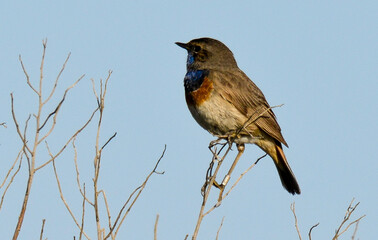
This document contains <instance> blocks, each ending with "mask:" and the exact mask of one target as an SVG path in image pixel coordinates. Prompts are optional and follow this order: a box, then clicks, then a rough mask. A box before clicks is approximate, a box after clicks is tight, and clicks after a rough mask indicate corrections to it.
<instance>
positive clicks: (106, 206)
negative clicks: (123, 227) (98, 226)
mask: <svg viewBox="0 0 378 240" xmlns="http://www.w3.org/2000/svg"><path fill="white" fill-rule="evenodd" d="M100 192H101V193H102V196H103V197H104V202H105V208H106V213H107V215H108V224H109V231H110V229H111V228H112V218H111V215H110V208H109V204H108V199H107V198H106V194H105V191H104V190H101V191H100ZM111 237H112V239H114V233H112V235H111Z"/></svg>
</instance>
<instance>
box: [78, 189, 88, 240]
mask: <svg viewBox="0 0 378 240" xmlns="http://www.w3.org/2000/svg"><path fill="white" fill-rule="evenodd" d="M83 189H84V195H83V207H82V208H83V211H82V213H81V226H80V234H79V240H81V238H82V237H83V231H84V217H85V201H86V197H85V183H84V185H83Z"/></svg>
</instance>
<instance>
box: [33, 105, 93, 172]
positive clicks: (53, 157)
mask: <svg viewBox="0 0 378 240" xmlns="http://www.w3.org/2000/svg"><path fill="white" fill-rule="evenodd" d="M97 111H98V108H96V109H95V110H94V111H93V112H92V115H91V116H90V117H89V119H88V121H87V122H86V123H85V124H84V125H83V126H82V127H81V128H80V129H79V130H77V131H76V132H75V133H74V134H73V135H72V136H71V137H70V138H69V139H68V140H67V142H66V143H65V144H64V145H63V147H61V149H60V150H59V151H58V153H56V154H55V155H52V156H51V158H50V159H49V160H48V161H46V162H45V163H43V164H41V165H40V166H38V167H36V168H35V171H38V170H40V169H41V168H43V167H44V166H46V165H47V164H49V163H51V162H52V161H54V160H55V159H56V158H57V157H59V155H60V154H61V153H62V152H63V151H64V149H66V147H67V146H68V144H69V143H70V142H71V141H72V140H73V139H74V138H75V137H76V136H77V135H79V133H80V132H81V131H83V130H84V128H86V127H87V126H88V124H89V123H90V122H91V121H92V119H93V117H94V115H95V113H96V112H97Z"/></svg>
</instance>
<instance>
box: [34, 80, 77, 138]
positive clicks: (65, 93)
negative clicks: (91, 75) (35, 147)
mask: <svg viewBox="0 0 378 240" xmlns="http://www.w3.org/2000/svg"><path fill="white" fill-rule="evenodd" d="M84 76H85V75H82V76H81V77H79V79H78V80H76V82H74V83H73V84H72V85H71V86H69V87H68V88H67V89H66V91H64V94H63V97H62V99H61V100H60V102H59V104H58V105H57V106H56V108H55V110H54V111H53V112H51V113H50V114H49V115H48V116H47V117H46V119H45V121H44V122H43V124H42V126H41V127H39V128H38V131H41V130H42V128H43V127H44V126H45V125H46V123H47V122H48V120H49V119H50V117H51V116H54V118H53V124H52V126H51V128H50V130H49V131H48V132H47V133H46V134H45V136H43V137H42V138H41V139H40V140H39V143H41V142H42V141H43V140H45V139H46V138H47V137H48V136H49V135H50V133H51V132H52V131H53V130H54V127H55V125H56V118H57V115H58V112H59V109H60V107H61V106H62V104H63V102H64V100H66V96H67V93H68V92H69V91H70V90H71V89H72V88H73V87H75V86H76V84H78V83H79V82H80V81H81V79H83V78H84ZM46 102H47V100H46V101H45V103H46Z"/></svg>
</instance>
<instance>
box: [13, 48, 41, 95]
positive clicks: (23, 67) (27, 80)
mask: <svg viewBox="0 0 378 240" xmlns="http://www.w3.org/2000/svg"><path fill="white" fill-rule="evenodd" d="M18 59H19V61H20V63H21V67H22V70H23V71H24V74H25V77H26V82H27V84H28V85H29V87H30V88H31V89H32V90H33V91H34V92H35V93H36V94H37V95H38V96H39V92H38V91H37V90H36V89H35V88H34V87H33V85H32V84H31V83H30V77H29V74H28V72H27V71H26V69H25V66H24V63H23V62H22V58H21V55H18Z"/></svg>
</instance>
